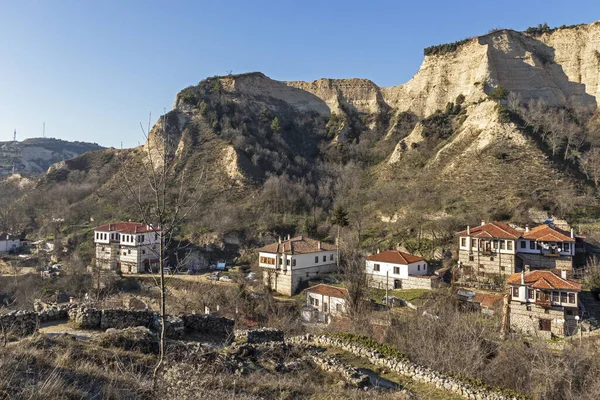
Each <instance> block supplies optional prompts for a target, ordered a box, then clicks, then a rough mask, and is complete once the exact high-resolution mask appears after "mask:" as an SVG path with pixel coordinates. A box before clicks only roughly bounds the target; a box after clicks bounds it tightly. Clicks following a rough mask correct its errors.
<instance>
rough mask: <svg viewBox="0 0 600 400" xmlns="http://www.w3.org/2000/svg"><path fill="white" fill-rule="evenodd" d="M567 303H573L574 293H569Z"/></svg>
mask: <svg viewBox="0 0 600 400" xmlns="http://www.w3.org/2000/svg"><path fill="white" fill-rule="evenodd" d="M569 303H570V304H575V293H569Z"/></svg>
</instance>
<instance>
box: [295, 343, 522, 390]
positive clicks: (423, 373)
mask: <svg viewBox="0 0 600 400" xmlns="http://www.w3.org/2000/svg"><path fill="white" fill-rule="evenodd" d="M289 341H290V342H292V343H297V344H306V345H316V346H321V347H335V348H339V349H342V350H344V351H347V352H349V353H352V354H354V355H356V356H359V357H365V358H367V359H368V360H369V362H371V363H372V364H374V365H378V366H382V367H385V368H389V369H391V370H393V371H395V372H396V373H398V374H401V375H405V376H408V377H410V378H411V379H413V380H415V381H417V382H423V383H427V384H430V385H433V386H435V387H437V388H439V389H442V390H447V391H450V392H452V393H455V394H457V395H460V396H463V397H466V398H467V399H476V400H508V399H514V398H516V397H512V396H506V395H503V394H500V393H497V392H496V391H493V390H490V389H487V388H481V387H475V386H473V385H470V384H468V383H465V382H463V381H461V380H459V379H456V378H453V377H450V376H448V375H445V374H442V373H440V372H437V371H434V370H432V369H429V368H427V367H423V366H420V365H417V364H415V363H413V362H410V361H408V360H404V359H400V358H395V357H386V356H384V355H383V354H381V353H380V352H379V351H377V350H373V349H370V348H368V347H365V346H362V345H360V344H357V343H351V342H347V341H344V340H342V339H338V338H333V337H328V336H313V335H305V336H296V337H294V338H291V339H290V340H289Z"/></svg>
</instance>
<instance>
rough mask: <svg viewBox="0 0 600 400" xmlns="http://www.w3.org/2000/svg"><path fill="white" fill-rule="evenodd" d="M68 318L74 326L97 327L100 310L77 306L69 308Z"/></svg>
mask: <svg viewBox="0 0 600 400" xmlns="http://www.w3.org/2000/svg"><path fill="white" fill-rule="evenodd" d="M69 319H70V320H71V322H72V323H73V325H74V326H75V327H76V328H80V329H98V328H100V321H101V319H102V310H98V309H95V308H87V307H78V308H73V309H71V310H69Z"/></svg>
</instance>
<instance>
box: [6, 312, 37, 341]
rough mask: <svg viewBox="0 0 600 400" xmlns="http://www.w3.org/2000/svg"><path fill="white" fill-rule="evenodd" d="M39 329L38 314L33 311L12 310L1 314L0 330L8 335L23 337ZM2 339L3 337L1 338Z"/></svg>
mask: <svg viewBox="0 0 600 400" xmlns="http://www.w3.org/2000/svg"><path fill="white" fill-rule="evenodd" d="M37 329H38V315H37V313H36V312H32V311H12V312H9V313H8V314H5V315H2V316H0V332H3V333H4V334H6V335H7V337H9V338H11V337H17V338H22V337H25V336H29V335H33V334H34V333H35V332H37ZM0 339H1V338H0Z"/></svg>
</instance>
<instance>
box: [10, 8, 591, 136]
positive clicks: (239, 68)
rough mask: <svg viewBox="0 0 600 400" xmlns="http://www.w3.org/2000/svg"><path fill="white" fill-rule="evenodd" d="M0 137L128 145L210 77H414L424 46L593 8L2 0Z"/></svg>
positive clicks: (583, 15)
mask: <svg viewBox="0 0 600 400" xmlns="http://www.w3.org/2000/svg"><path fill="white" fill-rule="evenodd" d="M0 7H1V8H0V10H1V12H0V37H1V38H2V39H1V40H0V57H1V61H0V141H5V140H12V134H13V129H15V128H16V129H17V136H18V139H24V138H26V137H39V136H41V133H42V124H43V123H44V122H45V123H46V136H49V137H56V138H60V139H65V140H82V141H90V142H96V143H99V144H101V145H103V146H114V147H119V146H121V143H122V144H123V146H124V147H131V146H135V145H137V144H138V143H140V142H141V141H143V135H142V133H141V130H140V128H139V123H140V121H146V122H145V123H144V125H146V124H147V120H148V113H149V112H151V113H152V119H153V122H154V120H156V118H157V117H158V116H159V115H160V114H162V113H163V110H164V109H167V110H169V109H171V107H172V105H173V101H174V98H175V95H176V93H177V92H178V91H179V90H181V89H183V88H184V87H186V86H189V85H193V84H196V83H197V82H199V81H200V80H202V79H204V78H205V77H207V76H213V75H224V74H226V73H228V72H229V71H233V73H242V72H248V71H261V72H263V73H265V74H266V75H267V76H270V77H271V78H273V79H278V80H314V79H318V78H322V77H330V78H349V77H360V78H368V79H371V80H373V81H374V82H375V83H377V84H378V85H380V86H393V85H398V84H402V83H404V82H406V81H408V80H409V79H410V78H411V77H412V75H413V74H414V73H415V72H416V71H417V70H418V69H419V66H420V64H421V62H422V60H423V48H424V47H426V46H429V45H433V44H440V43H445V42H452V41H455V40H459V39H462V38H465V37H468V36H474V35H478V34H484V33H486V32H487V31H488V30H490V29H491V28H497V27H504V28H512V29H516V30H523V29H525V28H527V27H528V26H531V25H537V24H538V23H541V22H547V23H548V24H549V25H550V26H558V25H562V24H566V25H570V24H576V23H590V22H593V21H595V20H598V19H600V1H597V0H596V1H568V2H567V1H564V0H563V1H553V0H545V1H534V0H532V1H527V0H521V1H512V0H510V1H507V0H503V1H493V2H492V1H482V0H478V1H470V0H469V1H460V0H455V1H447V0H446V1H410V2H409V1H402V0H396V1H393V0H389V1H384V0H380V1H377V0H372V1H352V0H345V1H342V0H329V1H328V0H320V1H318V0H302V1H301V0H297V1H292V0H278V1H277V0H270V1H268V0H254V1H253V0H246V1H238V0H228V1H208V0H205V1H199V0H198V1H191V0H190V1H177V0H172V1H141V0H121V1H112V0H102V1H90V0H78V1H66V0H54V1H51V0H46V1H27V0H19V1H9V0H3V1H1V2H0Z"/></svg>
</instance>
